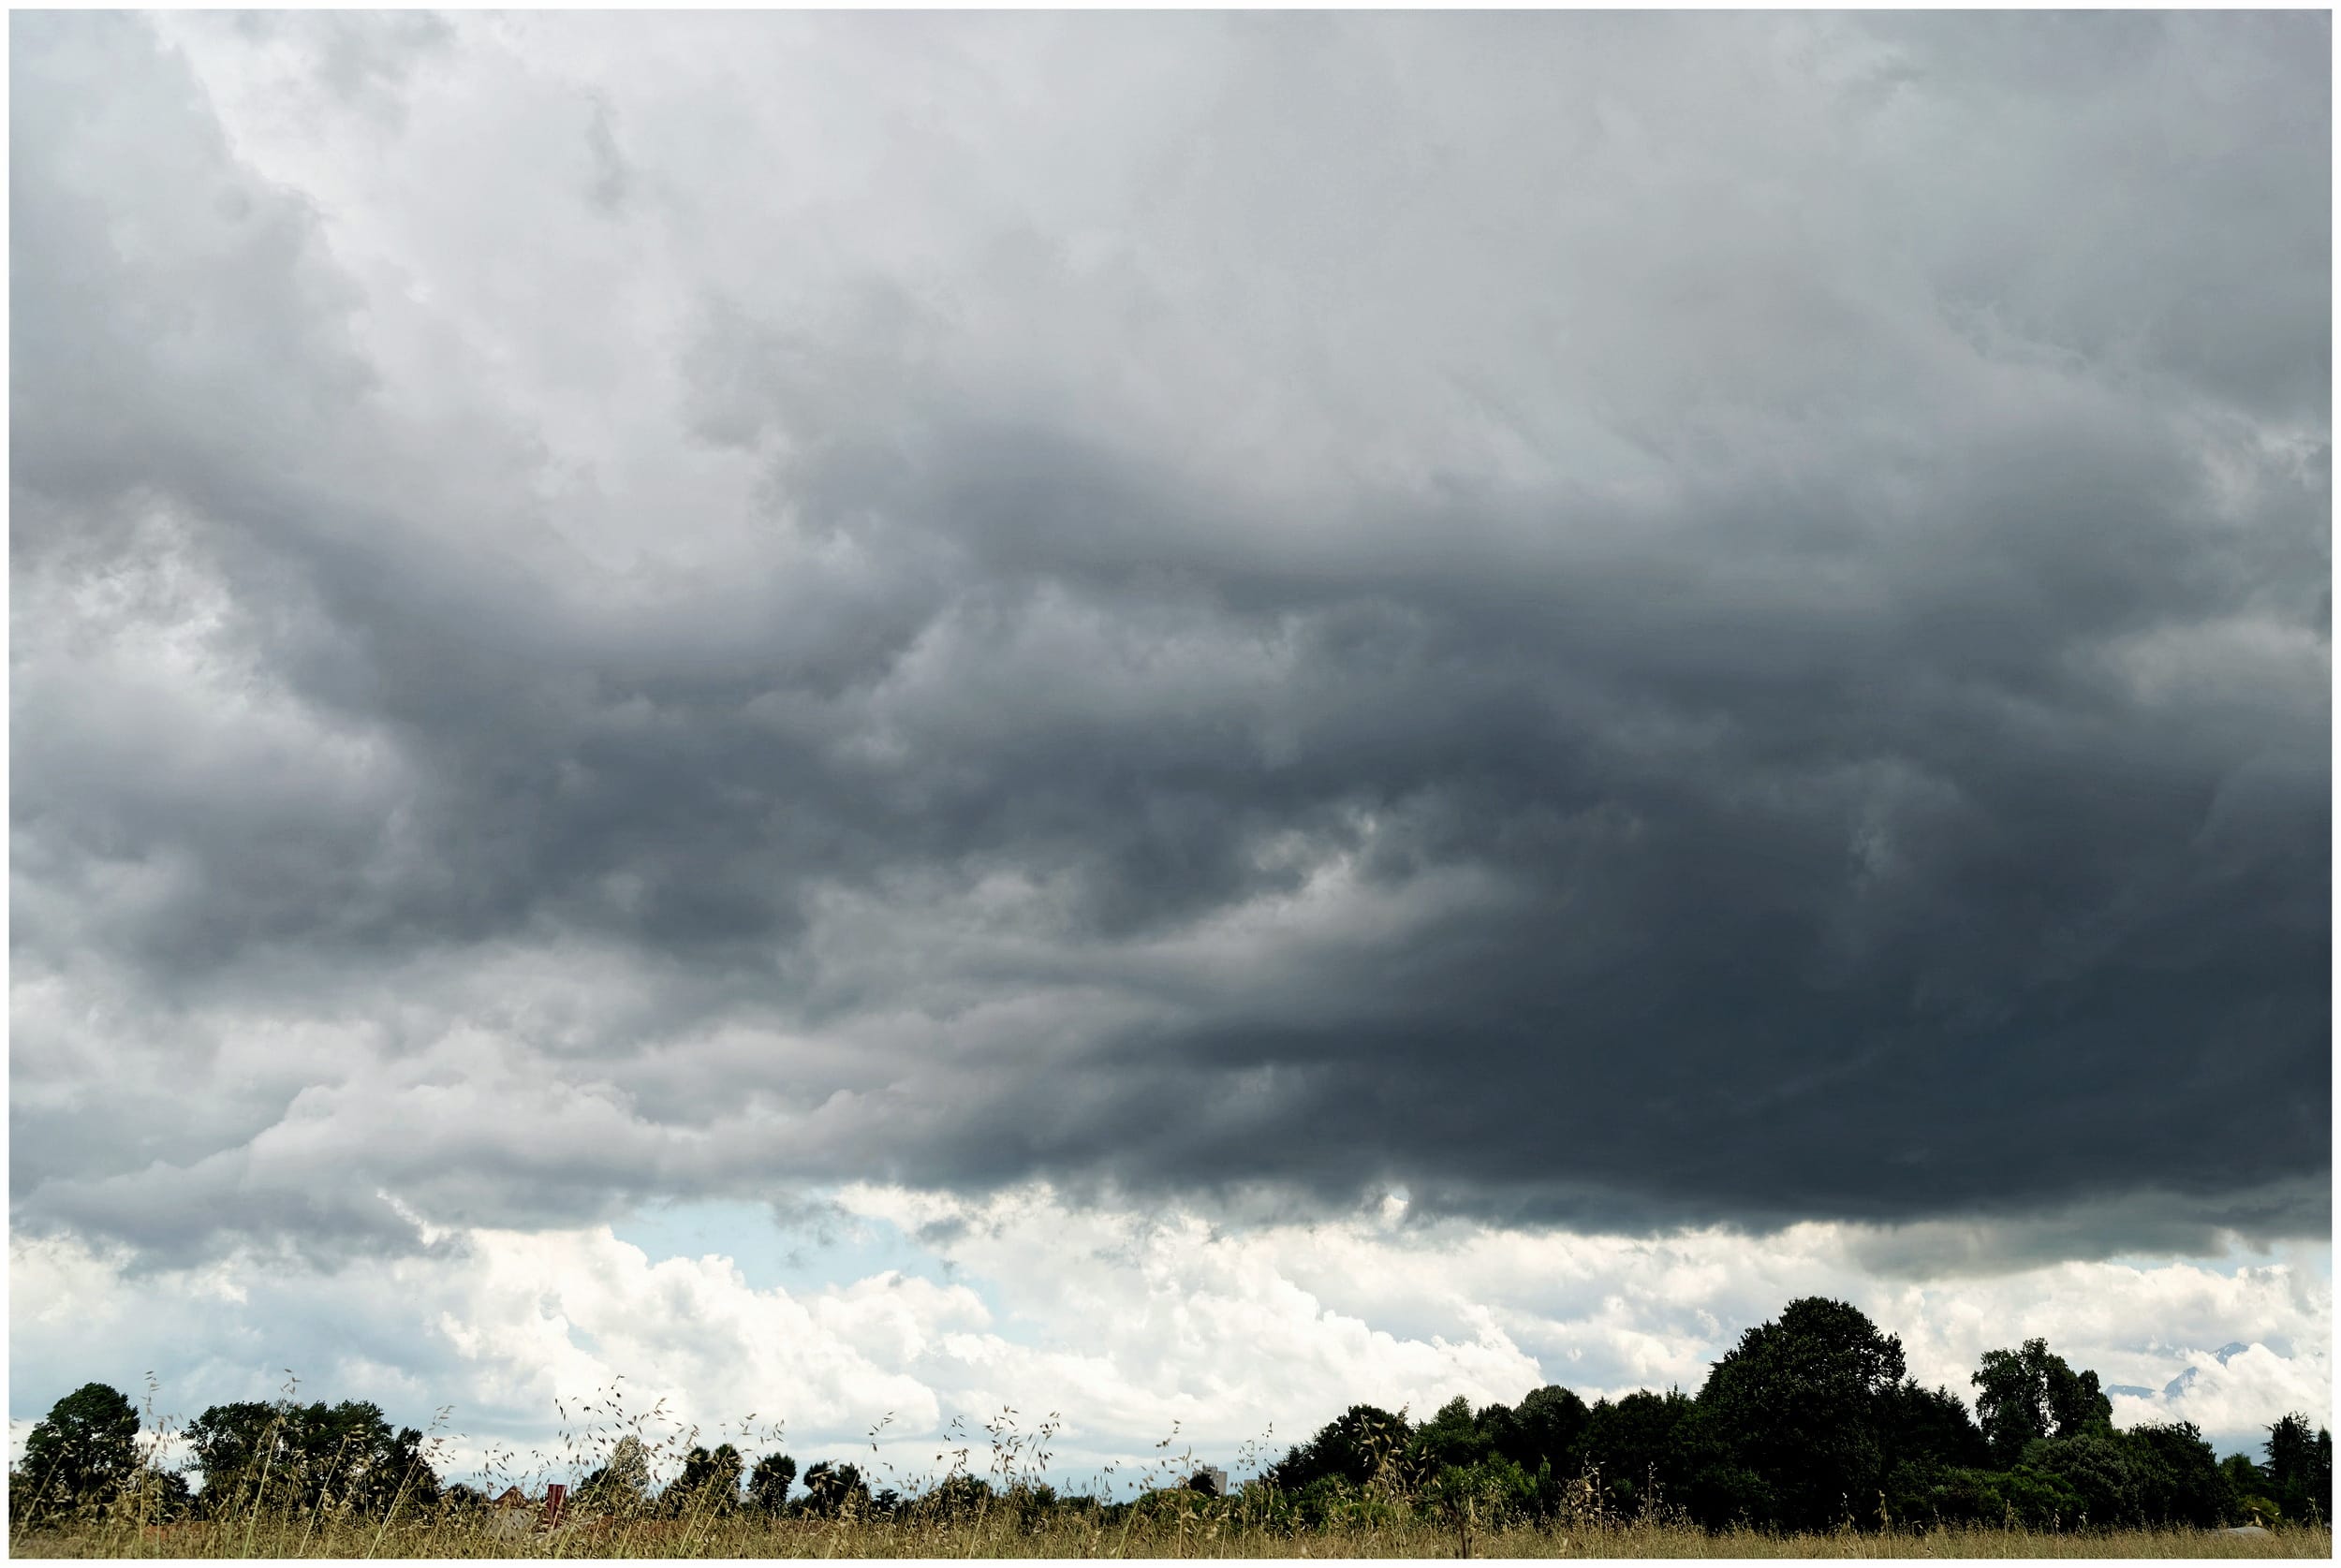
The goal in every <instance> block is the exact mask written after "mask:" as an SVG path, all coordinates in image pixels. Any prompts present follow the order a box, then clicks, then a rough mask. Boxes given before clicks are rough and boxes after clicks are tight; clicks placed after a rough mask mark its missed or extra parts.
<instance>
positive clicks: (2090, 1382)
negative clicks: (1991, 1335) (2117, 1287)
mask: <svg viewBox="0 0 2341 1568" xmlns="http://www.w3.org/2000/svg"><path fill="white" fill-rule="evenodd" d="M1974 1383H1975V1387H1976V1391H1977V1392H1976V1398H1975V1414H1976V1419H1977V1421H1978V1423H1979V1424H1980V1426H1981V1427H1982V1429H1983V1436H1984V1439H1985V1441H1987V1442H1988V1443H1990V1444H1991V1448H1992V1457H1993V1458H1994V1459H1995V1460H1996V1461H1997V1462H1998V1463H2000V1464H2002V1465H2012V1464H2014V1463H2015V1462H2017V1460H2018V1459H2019V1458H2021V1457H2022V1456H2023V1454H2024V1448H2025V1446H2026V1445H2027V1444H2029V1443H2033V1442H2034V1441H2035V1440H2037V1439H2039V1438H2044V1437H2056V1438H2068V1437H2078V1436H2080V1435H2081V1434H2082V1433H2083V1432H2085V1431H2087V1430H2089V1429H2092V1428H2095V1427H2110V1426H2112V1425H2113V1400H2111V1399H2107V1398H2106V1397H2105V1396H2104V1394H2102V1393H2101V1392H2099V1391H2098V1374H2097V1373H2095V1372H2076V1371H2074V1370H2072V1369H2071V1368H2070V1367H2069V1366H2067V1365H2066V1364H2065V1358H2064V1357H2063V1356H2055V1355H2052V1354H2051V1353H2050V1351H2049V1347H2048V1341H2045V1340H2026V1341H2024V1348H2023V1349H2021V1350H1990V1351H1985V1352H1984V1353H1983V1364H1982V1366H1981V1367H1980V1368H1979V1369H1977V1371H1976V1374H1975V1378H1974Z"/></svg>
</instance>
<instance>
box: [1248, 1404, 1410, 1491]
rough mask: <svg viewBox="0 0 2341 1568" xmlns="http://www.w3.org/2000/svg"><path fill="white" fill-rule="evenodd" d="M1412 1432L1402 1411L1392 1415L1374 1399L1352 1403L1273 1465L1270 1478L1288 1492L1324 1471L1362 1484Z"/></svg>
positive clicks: (1390, 1458) (1393, 1455) (1403, 1446)
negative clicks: (1358, 1403) (1370, 1403)
mask: <svg viewBox="0 0 2341 1568" xmlns="http://www.w3.org/2000/svg"><path fill="white" fill-rule="evenodd" d="M1412 1433H1413V1429H1412V1428H1411V1427H1410V1426H1409V1425H1408V1424H1407V1421H1406V1414H1405V1413H1404V1412H1400V1413H1399V1414H1394V1415H1393V1414H1391V1413H1390V1412H1389V1411H1387V1410H1382V1409H1380V1408H1378V1407H1377V1406H1374V1405H1351V1406H1350V1407H1349V1408H1348V1409H1347V1410H1346V1411H1344V1412H1342V1413H1341V1414H1339V1415H1337V1416H1335V1417H1334V1418H1333V1419H1332V1420H1331V1421H1329V1422H1327V1423H1326V1424H1325V1425H1324V1426H1323V1427H1322V1428H1321V1429H1318V1434H1317V1435H1316V1436H1315V1437H1313V1438H1311V1439H1309V1441H1308V1442H1306V1443H1302V1444H1300V1445H1299V1446H1297V1447H1295V1448H1293V1449H1291V1450H1289V1451H1288V1453H1287V1454H1286V1455H1285V1457H1284V1458H1282V1459H1280V1460H1278V1461H1277V1462H1276V1463H1275V1464H1274V1465H1273V1466H1271V1467H1270V1469H1269V1472H1268V1478H1269V1480H1270V1481H1271V1482H1273V1483H1274V1485H1275V1487H1276V1488H1277V1489H1278V1490H1279V1491H1287V1492H1299V1491H1303V1490H1306V1489H1307V1487H1309V1486H1310V1484H1311V1483H1313V1482H1316V1481H1318V1480H1322V1479H1325V1478H1327V1477H1332V1478H1335V1479H1338V1480H1341V1481H1343V1482H1345V1483H1347V1485H1349V1486H1350V1487H1363V1486H1365V1485H1366V1484H1367V1483H1368V1482H1370V1481H1372V1480H1373V1479H1374V1478H1375V1477H1377V1475H1379V1474H1381V1473H1382V1472H1383V1470H1384V1469H1385V1468H1386V1467H1389V1466H1391V1465H1392V1464H1394V1463H1395V1462H1396V1461H1397V1460H1398V1459H1399V1458H1400V1457H1401V1456H1402V1455H1403V1454H1404V1453H1405V1451H1406V1441H1407V1439H1408V1438H1409V1437H1410V1436H1411V1435H1412Z"/></svg>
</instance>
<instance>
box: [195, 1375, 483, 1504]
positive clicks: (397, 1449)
mask: <svg viewBox="0 0 2341 1568" xmlns="http://www.w3.org/2000/svg"><path fill="white" fill-rule="evenodd" d="M187 1438H188V1441H189V1443H190V1445H191V1446H192V1447H193V1448H194V1450H195V1457H196V1463H197V1465H198V1466H199V1468H200V1469H201V1470H202V1472H203V1490H202V1493H201V1495H200V1496H199V1498H198V1499H197V1503H198V1506H199V1508H201V1509H202V1510H203V1511H204V1512H205V1513H208V1514H211V1515H213V1516H214V1517H216V1516H220V1515H224V1514H228V1513H234V1512H238V1511H241V1510H243V1509H244V1508H247V1507H249V1506H252V1505H253V1504H254V1503H255V1502H258V1503H261V1504H263V1505H265V1506H269V1507H281V1508H286V1509H290V1510H296V1511H300V1512H308V1511H311V1510H316V1509H321V1508H322V1509H347V1510H350V1511H353V1512H356V1513H360V1514H364V1515H367V1516H369V1517H379V1516H382V1515H385V1514H388V1513H389V1512H390V1510H391V1509H392V1508H393V1507H395V1506H411V1507H416V1508H429V1507H431V1506H432V1505H434V1503H436V1502H437V1501H438V1496H439V1480H438V1477H437V1476H436V1475H435V1474H434V1473H433V1472H432V1469H431V1466H430V1464H429V1463H428V1462H427V1461H426V1460H425V1459H424V1458H423V1453H422V1433H420V1432H419V1431H417V1430H416V1429H414V1428H412V1427H407V1428H404V1429H396V1430H393V1429H391V1427H390V1423H389V1422H388V1421H386V1420H384V1419H383V1416H382V1411H381V1408H380V1407H379V1406H377V1405H375V1404H372V1403H370V1402H368V1401H365V1400H361V1399H345V1400H343V1401H342V1402H341V1403H340V1404H336V1405H327V1404H324V1403H317V1404H310V1405H296V1404H293V1403H291V1402H290V1401H288V1400H287V1401H282V1402H279V1403H276V1404H260V1403H258V1402H256V1401H251V1400H246V1401H243V1402H241V1403H237V1404H227V1405H213V1407H212V1408H211V1409H209V1410H207V1411H205V1412H204V1413H203V1414H201V1415H199V1416H197V1417H196V1418H195V1420H194V1421H192V1422H190V1423H189V1424H188V1426H187Z"/></svg>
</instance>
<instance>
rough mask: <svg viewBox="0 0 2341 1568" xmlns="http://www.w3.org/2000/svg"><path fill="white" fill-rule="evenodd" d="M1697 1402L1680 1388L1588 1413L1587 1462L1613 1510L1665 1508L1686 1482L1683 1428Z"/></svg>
mask: <svg viewBox="0 0 2341 1568" xmlns="http://www.w3.org/2000/svg"><path fill="white" fill-rule="evenodd" d="M1691 1409H1692V1405H1691V1400H1690V1399H1689V1398H1688V1397H1687V1396H1686V1395H1685V1394H1683V1393H1682V1392H1681V1391H1680V1390H1679V1389H1669V1390H1668V1391H1667V1392H1666V1393H1664V1394H1653V1393H1651V1392H1650V1391H1649V1390H1647V1389H1644V1390H1642V1391H1641V1392H1638V1393H1633V1394H1628V1395H1627V1396H1626V1397H1625V1398H1624V1399H1620V1400H1618V1401H1617V1402H1616V1403H1614V1404H1612V1403H1611V1402H1610V1401H1609V1400H1608V1399H1601V1400H1598V1401H1597V1402H1596V1403H1595V1405H1594V1407H1593V1409H1591V1410H1590V1411H1588V1412H1586V1413H1585V1452H1584V1457H1585V1462H1586V1463H1587V1464H1588V1465H1590V1466H1592V1467H1593V1468H1594V1469H1595V1470H1596V1471H1597V1472H1598V1473H1600V1476H1601V1481H1602V1485H1603V1487H1604V1488H1605V1490H1606V1492H1607V1494H1608V1502H1609V1505H1610V1506H1612V1507H1614V1508H1617V1509H1619V1510H1621V1511H1623V1512H1627V1513H1638V1512H1640V1511H1642V1509H1644V1508H1655V1507H1659V1506H1662V1505H1663V1503H1664V1502H1665V1499H1666V1497H1667V1495H1668V1493H1669V1492H1670V1491H1671V1490H1676V1489H1679V1488H1680V1487H1681V1485H1682V1483H1683V1481H1684V1479H1685V1477H1684V1467H1683V1462H1682V1461H1683V1443H1682V1441H1681V1438H1682V1435H1683V1434H1682V1432H1681V1429H1682V1427H1683V1424H1684V1422H1685V1421H1686V1419H1687V1418H1688V1417H1689V1415H1690V1414H1691Z"/></svg>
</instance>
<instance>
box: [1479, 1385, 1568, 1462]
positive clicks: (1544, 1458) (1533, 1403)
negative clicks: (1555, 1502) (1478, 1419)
mask: <svg viewBox="0 0 2341 1568" xmlns="http://www.w3.org/2000/svg"><path fill="white" fill-rule="evenodd" d="M1590 1418H1591V1413H1590V1412H1589V1411H1587V1410H1586V1409H1585V1401H1584V1400H1583V1399H1579V1398H1578V1397H1577V1396H1576V1395H1575V1394H1573V1393H1571V1392H1570V1391H1569V1390H1568V1389H1566V1388H1563V1387H1561V1386H1559V1385H1557V1384H1548V1385H1545V1386H1544V1387H1542V1388H1539V1389H1536V1390H1534V1391H1533V1392H1531V1393H1530V1394H1529V1395H1528V1397H1527V1398H1525V1399H1522V1400H1521V1401H1520V1408H1519V1409H1518V1410H1516V1411H1514V1412H1513V1413H1512V1420H1511V1422H1510V1424H1509V1428H1508V1429H1506V1430H1505V1431H1504V1432H1502V1433H1499V1434H1498V1441H1497V1443H1496V1446H1497V1450H1498V1451H1499V1452H1501V1453H1502V1454H1503V1455H1504V1456H1505V1457H1506V1458H1509V1459H1511V1460H1512V1461H1513V1462H1515V1463H1517V1464H1518V1465H1520V1466H1521V1467H1522V1468H1523V1469H1524V1470H1528V1471H1534V1470H1536V1469H1537V1468H1538V1467H1539V1466H1540V1465H1548V1464H1549V1465H1551V1466H1552V1467H1553V1473H1556V1474H1560V1475H1574V1474H1576V1473H1577V1472H1578V1470H1579V1469H1580V1468H1582V1466H1583V1461H1584V1447H1585V1423H1586V1421H1587V1420H1589V1419H1590Z"/></svg>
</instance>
